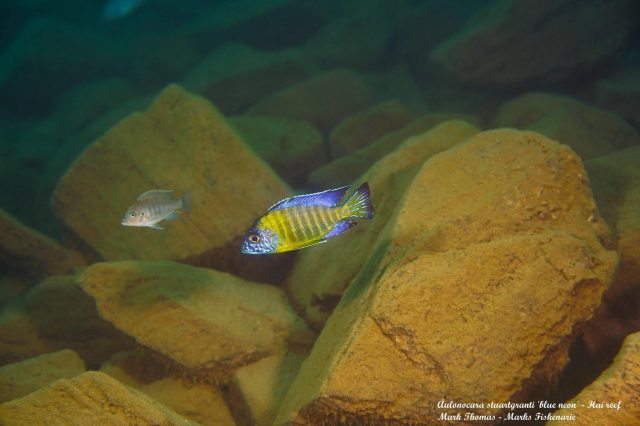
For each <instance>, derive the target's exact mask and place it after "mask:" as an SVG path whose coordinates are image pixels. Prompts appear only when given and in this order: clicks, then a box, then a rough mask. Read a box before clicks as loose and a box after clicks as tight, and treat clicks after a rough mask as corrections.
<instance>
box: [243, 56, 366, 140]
mask: <svg viewBox="0 0 640 426" xmlns="http://www.w3.org/2000/svg"><path fill="white" fill-rule="evenodd" d="M372 102H373V94H372V92H371V89H370V88H369V87H368V85H367V84H366V83H365V82H364V80H363V79H362V78H361V77H360V76H359V75H358V74H356V73H355V72H353V71H350V70H347V69H334V70H330V71H326V72H324V73H322V74H318V75H316V76H314V77H311V78H310V79H308V80H305V81H302V82H300V83H297V84H294V85H291V86H289V87H287V88H286V89H283V90H281V91H279V92H276V93H274V94H272V95H269V96H266V97H264V98H263V99H262V100H260V101H258V102H257V103H256V104H254V105H253V106H252V107H251V108H250V109H249V110H248V112H247V113H248V114H253V115H266V116H276V117H289V118H294V119H298V120H305V121H308V122H310V123H312V124H313V125H315V126H316V127H317V128H318V129H319V130H320V131H321V132H323V133H325V134H328V133H329V132H330V131H331V129H332V128H333V127H334V126H335V125H336V124H338V123H339V122H340V120H342V119H343V118H344V117H346V116H348V115H349V114H353V113H355V112H356V111H360V110H362V109H363V108H366V107H368V106H369V105H371V103H372Z"/></svg>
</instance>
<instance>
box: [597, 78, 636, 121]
mask: <svg viewBox="0 0 640 426" xmlns="http://www.w3.org/2000/svg"><path fill="white" fill-rule="evenodd" d="M596 92H597V93H596V97H597V99H598V105H600V106H601V107H602V108H606V109H609V110H611V111H615V112H617V113H618V114H620V115H621V116H622V117H624V118H625V119H626V120H628V121H629V122H630V123H633V124H634V125H635V126H636V127H639V126H640V67H635V68H629V69H623V70H622V71H620V72H617V73H615V74H614V75H612V76H610V77H608V78H606V79H604V80H600V81H598V83H597V85H596Z"/></svg>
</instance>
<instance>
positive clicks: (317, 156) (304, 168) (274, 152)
mask: <svg viewBox="0 0 640 426" xmlns="http://www.w3.org/2000/svg"><path fill="white" fill-rule="evenodd" d="M229 121H230V122H231V124H232V125H233V126H234V127H235V128H236V129H237V130H238V133H239V134H240V135H241V136H242V138H243V139H244V140H245V142H246V143H247V145H249V146H250V147H251V148H252V149H253V150H254V151H255V152H256V154H258V155H259V156H260V158H262V159H263V160H265V161H266V162H267V163H269V165H270V166H271V167H273V169H274V170H275V171H276V172H277V173H278V175H279V176H281V177H282V178H283V179H285V180H286V181H287V182H288V183H289V184H291V185H293V186H298V187H299V186H301V185H303V184H304V182H305V181H306V179H307V175H308V174H309V171H310V170H313V169H315V168H317V167H318V166H320V165H321V164H324V163H325V162H326V161H327V155H326V148H325V146H324V139H323V137H322V134H321V133H320V132H319V131H318V130H317V129H316V128H315V127H313V126H312V125H311V124H309V123H307V122H306V121H300V120H292V119H289V118H281V117H259V116H252V115H239V116H235V117H232V118H231V119H230V120H229Z"/></svg>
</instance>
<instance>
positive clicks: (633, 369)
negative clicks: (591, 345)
mask: <svg viewBox="0 0 640 426" xmlns="http://www.w3.org/2000/svg"><path fill="white" fill-rule="evenodd" d="M638 388H640V333H635V334H631V335H629V336H628V337H627V338H626V339H625V340H624V343H623V345H622V348H621V349H620V352H619V353H618V355H617V356H616V358H615V360H614V361H613V363H612V364H611V366H610V367H609V368H608V369H607V370H606V371H604V372H603V373H602V374H601V375H600V377H598V378H597V379H596V380H595V381H594V382H593V383H591V384H590V385H589V386H587V387H586V388H585V389H583V390H582V391H581V392H580V393H579V394H578V395H576V396H575V397H574V398H572V399H571V400H569V401H567V402H566V403H565V405H566V407H565V408H561V409H559V410H557V411H555V412H554V413H552V414H550V415H549V417H548V418H547V420H549V421H548V422H547V423H546V425H548V426H554V425H565V424H567V423H571V424H572V425H576V426H583V425H584V426H589V425H629V426H631V425H637V424H639V423H640V404H639V403H638Z"/></svg>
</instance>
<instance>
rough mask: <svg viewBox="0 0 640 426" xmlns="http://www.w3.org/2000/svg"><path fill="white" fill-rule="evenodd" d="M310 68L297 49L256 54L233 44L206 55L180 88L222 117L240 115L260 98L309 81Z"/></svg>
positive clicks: (251, 50)
mask: <svg viewBox="0 0 640 426" xmlns="http://www.w3.org/2000/svg"><path fill="white" fill-rule="evenodd" d="M312 68H313V67H312V66H311V65H310V64H309V63H308V61H307V60H305V59H304V56H303V55H302V51H299V50H293V49H292V50H284V51H277V52H269V51H259V50H255V49H252V48H251V47H248V46H244V45H242V44H235V43H234V44H227V45H224V46H221V47H219V48H218V49H216V50H214V51H213V52H211V53H209V54H208V55H207V56H206V57H205V58H204V59H203V60H202V61H201V62H200V63H198V64H196V65H195V66H194V67H193V68H192V69H191V71H189V73H187V75H186V76H185V77H184V79H183V80H182V85H184V87H185V88H187V89H188V90H191V91H193V92H196V93H198V94H200V95H202V96H204V97H205V98H207V99H209V100H210V101H211V102H213V103H214V104H215V105H216V106H217V107H218V108H220V110H222V112H224V113H225V114H239V113H241V112H243V111H244V110H245V109H247V108H248V107H249V106H250V105H251V104H253V103H255V102H257V101H258V100H260V98H262V97H264V96H267V95H269V94H271V93H273V92H276V91H278V90H281V89H284V88H285V87H287V86H289V85H291V84H294V83H297V82H299V81H301V80H305V79H307V78H309V76H310V75H311V70H312Z"/></svg>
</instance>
